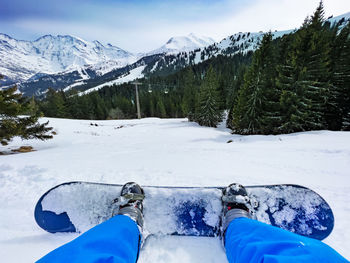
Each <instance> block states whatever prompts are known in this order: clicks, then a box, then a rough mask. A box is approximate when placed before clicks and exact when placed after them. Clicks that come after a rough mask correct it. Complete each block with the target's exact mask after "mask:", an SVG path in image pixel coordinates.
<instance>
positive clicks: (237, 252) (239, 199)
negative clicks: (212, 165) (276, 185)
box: [222, 184, 348, 263]
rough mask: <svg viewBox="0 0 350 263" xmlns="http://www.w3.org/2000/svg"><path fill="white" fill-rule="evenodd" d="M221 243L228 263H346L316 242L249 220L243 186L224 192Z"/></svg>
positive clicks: (322, 244)
mask: <svg viewBox="0 0 350 263" xmlns="http://www.w3.org/2000/svg"><path fill="white" fill-rule="evenodd" d="M222 200H223V220H222V228H223V230H224V234H223V240H224V244H225V249H226V255H227V259H228V261H229V262H230V263H253V262H254V263H256V262H258V263H262V262H264V263H292V262H298V263H299V262H300V263H303V262H305V263H306V262H312V263H316V262H317V263H346V262H348V261H347V260H346V259H345V258H343V257H342V256H341V255H339V254H338V253H337V252H336V251H335V250H333V249H332V248H331V247H329V246H327V245H326V244H324V243H322V242H321V241H319V240H316V239H312V238H307V237H303V236H300V235H297V234H294V233H291V232H289V231H287V230H284V229H281V228H278V227H274V226H270V225H267V224H265V223H262V222H259V221H256V220H253V219H251V214H250V212H249V208H248V207H249V203H250V201H249V198H248V194H247V191H246V190H245V188H244V187H243V186H242V185H239V184H231V185H229V186H228V187H227V188H226V189H224V191H223V196H222Z"/></svg>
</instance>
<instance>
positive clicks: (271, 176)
mask: <svg viewBox="0 0 350 263" xmlns="http://www.w3.org/2000/svg"><path fill="white" fill-rule="evenodd" d="M45 120H47V119H43V120H42V121H45ZM49 120H50V125H51V126H53V127H54V128H55V130H56V131H57V133H58V135H57V136H55V138H54V139H53V140H50V141H47V142H41V141H21V140H20V139H15V140H14V141H13V142H12V143H11V144H10V145H9V146H8V147H1V151H5V152H8V153H9V152H10V150H11V149H14V148H18V147H19V146H22V145H31V146H33V147H34V148H35V150H36V151H35V152H31V153H25V154H9V155H1V156H0V182H1V184H0V196H1V201H2V205H1V206H0V214H1V220H0V258H1V259H2V261H3V262H33V261H35V260H37V259H39V258H40V257H42V256H43V255H45V254H46V253H48V252H49V251H51V250H53V249H54V248H56V247H58V246H60V245H62V244H64V243H66V242H68V241H70V240H72V239H74V238H75V237H77V236H78V234H55V235H53V234H49V233H46V232H45V231H43V230H41V229H40V228H39V227H38V226H37V225H36V223H35V220H34V216H33V213H34V206H35V204H36V202H37V200H38V199H39V197H40V196H41V195H42V194H43V193H44V192H46V191H47V190H48V189H50V188H51V187H53V186H55V185H57V184H59V183H63V182H66V181H76V180H79V181H92V182H104V183H119V184H123V183H125V182H128V181H136V182H138V183H140V184H141V185H142V184H144V185H174V186H212V185H215V186H217V185H222V186H225V185H228V184H229V183H231V182H239V183H241V184H245V185H254V184H280V183H292V184H300V185H304V186H306V187H309V188H311V189H313V190H315V191H316V192H318V193H319V194H321V195H322V196H323V197H324V198H325V200H326V201H327V202H328V203H329V204H330V206H331V207H332V209H333V212H334V215H335V228H334V230H333V232H332V234H331V235H330V236H329V237H328V238H327V239H326V240H325V242H326V243H327V244H329V245H330V246H332V247H333V248H335V249H336V250H337V251H339V252H340V253H341V254H342V255H343V256H345V257H346V258H348V259H349V258H350V239H349V236H350V221H349V220H348V216H349V214H350V203H349V200H350V179H349V170H350V161H349V160H350V133H349V132H330V131H315V132H304V133H295V134H290V135H278V136H239V135H232V134H230V131H229V130H227V129H225V128H224V127H223V126H220V128H218V129H213V128H204V127H200V126H198V125H197V124H195V123H190V122H187V121H186V119H162V120H160V119H156V118H148V119H141V120H118V121H87V120H86V121H85V120H63V119H49ZM90 123H97V124H98V126H91V125H90ZM121 126H123V127H121ZM120 127H121V128H120ZM228 140H232V141H233V142H232V143H226V142H227V141H228ZM18 251H21V253H18ZM179 259H181V262H227V261H226V256H225V253H224V250H223V249H222V246H221V243H220V240H219V239H218V238H198V237H173V236H164V237H153V236H151V237H150V238H149V239H148V240H147V242H146V243H145V246H144V247H143V249H142V252H141V257H140V260H139V262H141V263H149V262H167V263H172V262H178V261H179Z"/></svg>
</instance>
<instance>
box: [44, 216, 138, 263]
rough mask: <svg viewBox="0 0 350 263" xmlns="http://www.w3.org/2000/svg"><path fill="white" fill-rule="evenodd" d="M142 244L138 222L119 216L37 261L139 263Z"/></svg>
mask: <svg viewBox="0 0 350 263" xmlns="http://www.w3.org/2000/svg"><path fill="white" fill-rule="evenodd" d="M140 246H141V235H140V231H139V228H138V227H137V225H136V223H135V222H134V221H133V220H132V219H130V218H129V217H128V216H124V215H117V216H114V217H112V218H111V219H109V220H107V221H106V222H104V223H102V224H99V225H97V226H95V227H94V228H92V229H90V230H89V231H87V232H85V233H84V234H82V235H80V236H79V237H77V238H76V239H74V240H73V241H71V242H69V243H67V244H65V245H63V246H61V247H59V248H57V249H55V250H54V251H52V252H50V253H49V254H47V255H46V256H44V257H43V258H41V259H39V261H37V262H38V263H44V262H50V263H51V262H57V263H58V262H60V263H71V262H72V263H73V262H74V263H78V262H79V263H92V262H94V263H107V262H108V263H112V262H113V263H117V262H118V263H135V262H136V261H137V259H138V255H139V251H140Z"/></svg>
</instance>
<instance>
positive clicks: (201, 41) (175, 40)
mask: <svg viewBox="0 0 350 263" xmlns="http://www.w3.org/2000/svg"><path fill="white" fill-rule="evenodd" d="M213 43H215V40H214V39H212V38H210V37H205V36H196V35H195V34H193V33H191V34H189V35H187V36H177V37H172V38H170V39H169V40H168V41H167V42H166V44H164V45H163V46H161V47H160V48H158V49H155V50H153V51H151V52H149V53H147V55H154V54H161V53H166V54H177V53H180V52H184V51H192V50H195V49H197V48H204V47H206V46H209V45H211V44H213Z"/></svg>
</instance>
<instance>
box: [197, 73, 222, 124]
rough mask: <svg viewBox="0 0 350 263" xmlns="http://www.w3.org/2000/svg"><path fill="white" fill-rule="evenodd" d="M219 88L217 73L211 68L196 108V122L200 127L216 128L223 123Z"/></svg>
mask: <svg viewBox="0 0 350 263" xmlns="http://www.w3.org/2000/svg"><path fill="white" fill-rule="evenodd" d="M218 86H219V84H218V81H217V78H216V76H215V71H214V70H213V68H212V67H209V69H208V71H207V73H206V75H205V78H204V82H203V84H202V86H201V89H200V93H199V99H198V106H197V107H196V122H198V124H199V125H202V126H208V127H216V126H217V125H218V123H219V122H221V121H222V118H223V114H222V111H221V110H220V100H219V95H218V92H217V89H218Z"/></svg>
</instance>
